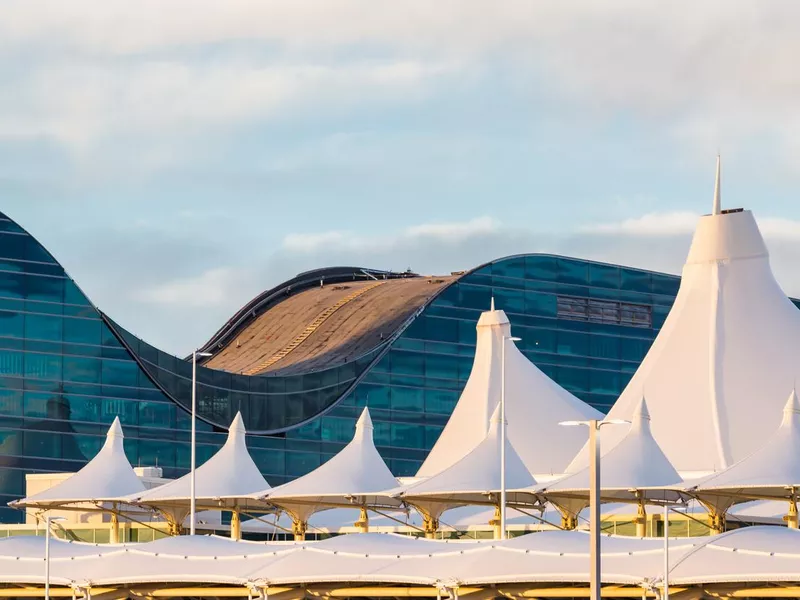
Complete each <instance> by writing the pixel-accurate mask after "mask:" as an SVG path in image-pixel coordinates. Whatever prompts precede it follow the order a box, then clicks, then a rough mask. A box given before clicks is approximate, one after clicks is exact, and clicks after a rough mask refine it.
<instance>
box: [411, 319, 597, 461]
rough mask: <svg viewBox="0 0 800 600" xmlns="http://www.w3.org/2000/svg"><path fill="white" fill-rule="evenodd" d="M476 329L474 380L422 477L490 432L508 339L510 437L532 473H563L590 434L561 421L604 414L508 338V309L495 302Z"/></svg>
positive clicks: (439, 440) (429, 458)
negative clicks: (495, 308) (540, 367)
mask: <svg viewBox="0 0 800 600" xmlns="http://www.w3.org/2000/svg"><path fill="white" fill-rule="evenodd" d="M477 331H478V335H477V346H476V348H475V360H474V362H473V365H472V371H471V373H470V376H469V380H468V381H467V384H466V386H465V387H464V391H463V392H462V394H461V398H460V399H459V401H458V404H457V405H456V408H455V410H454V411H453V414H452V415H451V417H450V420H449V421H448V422H447V426H446V427H445V428H444V431H443V432H442V434H441V436H440V437H439V439H438V440H437V442H436V444H435V445H434V447H433V449H432V450H431V452H430V454H428V457H427V458H426V459H425V462H424V463H423V465H422V467H421V468H420V470H419V472H418V473H417V476H418V477H431V476H432V475H435V474H437V473H440V472H442V471H444V470H445V469H447V468H448V467H450V466H451V465H453V464H454V463H456V462H457V461H459V460H460V459H461V458H463V457H464V456H465V455H466V454H467V453H469V452H470V451H471V450H472V449H474V448H475V447H476V446H477V445H478V444H480V443H481V442H482V440H483V439H484V438H485V437H486V429H487V426H488V424H489V417H490V416H491V414H492V413H493V412H494V410H495V409H496V408H497V406H498V405H499V403H500V387H501V378H502V354H503V344H505V363H506V364H505V371H506V418H507V420H508V437H509V439H510V440H511V442H512V444H513V446H514V448H515V449H516V451H517V452H518V453H519V456H520V458H521V459H522V461H523V463H525V465H526V467H527V469H528V471H529V472H531V473H534V474H537V473H541V474H553V473H563V472H564V468H565V467H566V466H567V464H568V463H569V461H570V460H571V459H572V457H573V456H574V455H575V453H576V452H577V451H578V450H579V449H580V447H581V445H582V444H583V442H584V440H585V435H584V434H583V433H582V432H580V431H572V430H566V429H564V428H563V427H559V426H558V423H559V422H560V421H568V420H580V419H600V418H602V415H601V414H600V413H599V412H598V411H596V410H595V409H593V408H592V407H590V406H589V405H588V404H585V403H584V402H582V401H581V400H579V399H578V398H576V397H575V396H573V395H572V394H570V393H569V392H567V391H566V390H565V389H563V388H561V387H560V386H558V385H557V384H556V383H555V382H554V381H553V380H551V379H550V378H549V377H547V376H546V375H545V374H544V373H542V372H541V371H540V370H539V369H538V368H537V367H536V366H535V365H534V364H533V363H532V362H530V361H529V360H528V359H527V358H526V357H525V355H523V354H522V353H521V352H520V351H519V349H518V348H517V346H516V345H515V344H514V342H513V341H511V340H510V339H509V338H510V337H511V325H510V323H509V320H508V317H507V316H506V314H505V312H503V311H502V310H494V305H492V310H490V311H488V312H484V313H482V314H481V316H480V319H479V320H478V325H477ZM543 448H546V449H547V451H545V452H543V451H542V449H543Z"/></svg>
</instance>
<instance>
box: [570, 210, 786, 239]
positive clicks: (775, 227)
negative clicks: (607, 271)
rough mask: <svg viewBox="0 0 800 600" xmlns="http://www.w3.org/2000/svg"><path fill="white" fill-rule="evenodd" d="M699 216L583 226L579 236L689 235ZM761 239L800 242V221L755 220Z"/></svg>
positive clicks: (646, 217) (652, 216)
mask: <svg viewBox="0 0 800 600" xmlns="http://www.w3.org/2000/svg"><path fill="white" fill-rule="evenodd" d="M699 218H700V215H699V214H697V213H692V212H688V211H677V212H654V213H648V214H645V215H642V216H640V217H632V218H630V219H623V220H621V221H617V222H613V223H598V224H595V225H585V226H583V227H580V228H579V229H578V231H579V232H581V233H587V234H592V233H595V234H602V235H615V234H616V235H627V236H637V237H638V236H642V237H648V238H652V237H653V236H681V235H689V234H691V233H692V232H693V231H694V230H695V227H696V226H697V220H698V219H699ZM758 226H759V229H760V230H761V233H762V235H763V236H764V237H765V238H766V239H769V240H785V241H800V221H795V220H792V219H785V218H779V217H763V218H760V219H758Z"/></svg>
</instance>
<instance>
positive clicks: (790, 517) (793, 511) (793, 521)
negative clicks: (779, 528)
mask: <svg viewBox="0 0 800 600" xmlns="http://www.w3.org/2000/svg"><path fill="white" fill-rule="evenodd" d="M783 520H784V521H786V526H787V527H788V528H789V529H797V528H798V519H797V498H796V497H795V496H792V498H791V499H790V500H789V514H787V515H786V516H785V517H783Z"/></svg>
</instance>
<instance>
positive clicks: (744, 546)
mask: <svg viewBox="0 0 800 600" xmlns="http://www.w3.org/2000/svg"><path fill="white" fill-rule="evenodd" d="M43 544H44V540H43V539H42V538H35V537H24V538H22V537H19V538H8V539H5V540H0V572H2V573H3V582H4V583H7V584H16V585H39V584H41V583H43V581H44V562H43V558H42V557H43ZM602 544H603V569H602V577H603V582H604V583H606V584H616V585H619V586H635V587H638V588H640V589H639V595H641V594H642V593H644V592H646V591H647V589H648V588H652V587H654V586H658V584H659V582H660V581H661V580H662V576H663V541H662V540H660V539H652V538H651V539H639V538H630V537H610V536H609V537H604V538H603V540H602ZM588 549H589V544H588V536H587V534H585V533H583V532H577V531H550V532H542V533H536V534H530V535H525V536H521V537H517V538H513V539H509V540H504V541H434V540H426V539H421V538H411V537H406V536H397V535H391V534H369V533H367V534H351V535H344V536H339V537H334V538H330V539H327V540H324V541H319V542H276V543H257V542H241V541H240V542H236V541H232V540H228V539H225V538H217V537H199V536H194V537H189V536H183V537H174V538H165V539H162V540H158V541H155V542H149V543H144V544H104V545H94V544H83V543H75V542H62V541H58V540H54V541H53V542H52V548H51V557H52V558H51V564H50V577H51V583H52V584H53V585H60V586H72V587H73V588H84V589H85V588H87V587H103V586H133V585H143V584H153V583H159V584H163V585H168V584H183V585H186V584H193V585H201V584H216V585H230V586H252V587H256V588H258V587H266V586H271V587H272V589H273V591H277V590H275V589H274V588H275V587H276V586H289V587H293V586H314V585H324V584H337V585H339V586H341V585H342V584H351V585H365V584H373V585H397V586H436V587H441V588H450V589H452V588H464V587H470V586H473V587H474V586H489V585H493V586H497V589H498V590H499V591H502V589H503V586H512V585H516V586H519V585H528V586H531V585H542V584H550V585H555V584H562V585H563V584H565V583H570V584H585V583H586V582H587V581H588V579H589V575H588V568H587V567H588V561H589V556H588ZM669 582H670V587H671V589H673V590H674V589H675V586H678V588H680V587H682V586H689V585H695V584H722V583H747V584H748V585H753V584H755V583H773V584H775V583H778V582H781V583H794V582H800V532H798V531H795V530H791V529H786V528H779V527H750V528H744V529H738V530H735V531H731V532H728V533H725V534H722V535H718V536H712V537H702V538H676V539H673V540H671V541H670V574H669ZM676 591H678V590H676ZM353 595H358V594H357V593H354V594H353ZM398 595H400V594H398Z"/></svg>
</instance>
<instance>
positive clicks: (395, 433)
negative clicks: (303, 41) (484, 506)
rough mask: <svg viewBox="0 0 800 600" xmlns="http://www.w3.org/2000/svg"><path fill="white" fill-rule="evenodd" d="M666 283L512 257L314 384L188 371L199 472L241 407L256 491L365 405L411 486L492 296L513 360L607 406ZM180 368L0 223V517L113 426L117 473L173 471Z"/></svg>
mask: <svg viewBox="0 0 800 600" xmlns="http://www.w3.org/2000/svg"><path fill="white" fill-rule="evenodd" d="M678 283H679V279H678V278H677V277H674V276H669V275H662V274H658V273H651V272H646V271H640V270H635V269H627V268H623V267H617V266H612V265H605V264H598V263H592V262H586V261H580V260H575V259H569V258H563V257H557V256H546V255H522V256H513V257H508V258H504V259H500V260H497V261H494V262H492V263H489V264H486V265H482V266H480V267H478V268H477V269H475V270H473V271H470V272H467V273H465V274H464V275H463V276H461V277H460V278H458V279H457V280H455V282H454V283H452V284H450V285H449V286H448V287H446V288H444V289H443V290H442V291H441V292H440V293H439V294H438V295H436V296H435V297H434V298H433V300H432V301H430V303H429V304H428V305H427V306H426V307H425V308H424V310H422V311H421V313H420V314H419V315H418V316H417V317H416V318H414V319H412V320H411V321H410V323H409V324H407V326H406V327H405V329H403V330H402V331H398V332H396V335H394V336H391V337H389V338H388V339H387V340H386V341H385V342H382V343H381V345H379V346H378V347H376V348H374V349H372V350H370V351H369V352H367V353H365V354H363V355H361V356H359V357H357V358H356V359H354V360H350V361H348V362H346V363H343V364H341V365H338V366H337V367H335V368H329V369H324V370H320V371H315V372H309V373H302V374H295V375H287V376H283V377H277V376H264V375H256V376H245V375H237V374H231V373H227V372H224V371H219V370H214V369H210V368H205V367H199V368H198V382H199V389H198V408H199V414H200V416H201V418H202V422H201V423H200V424H199V428H198V430H199V433H198V444H199V446H198V461H199V462H202V461H203V460H205V459H206V458H207V457H209V456H210V455H211V454H213V453H214V452H215V451H216V450H217V449H218V448H219V447H220V445H221V444H222V443H223V442H224V439H225V435H226V434H225V431H224V426H225V425H227V424H228V423H229V422H230V421H231V419H232V418H233V416H234V414H235V413H236V411H242V414H243V416H244V418H245V422H246V424H247V426H248V430H249V431H250V432H260V433H259V434H258V435H250V436H248V446H249V448H250V450H251V453H252V455H253V458H254V459H255V461H256V463H257V464H258V465H259V467H260V469H261V470H262V472H263V473H264V475H265V477H266V478H267V480H268V481H269V482H270V483H271V484H273V485H276V484H279V483H282V482H283V481H285V480H287V479H291V478H293V477H297V476H299V475H302V474H304V473H307V472H308V471H310V470H311V469H313V468H315V467H317V466H319V465H320V464H321V463H322V462H324V461H325V460H327V459H328V458H329V457H330V456H332V455H333V454H335V453H336V452H338V451H339V450H340V449H341V448H342V447H343V445H344V444H345V443H347V442H348V441H349V440H350V439H351V437H352V433H353V430H354V425H355V421H356V419H357V417H358V414H359V413H360V411H361V409H362V407H364V406H369V407H370V410H371V413H372V418H373V422H374V424H375V432H374V433H375V441H376V445H377V446H378V449H379V450H380V452H381V454H382V455H383V456H384V458H385V459H386V461H387V463H388V464H389V466H390V468H391V469H392V470H393V471H394V472H395V474H397V475H412V474H414V473H415V472H416V470H417V468H418V467H419V465H420V464H421V463H422V461H423V460H424V458H425V456H426V454H427V451H428V450H429V449H430V448H431V447H432V446H433V444H434V442H435V441H436V439H437V438H438V436H439V434H440V432H441V430H442V428H443V427H444V425H445V423H446V422H447V419H448V417H449V415H450V413H451V412H452V410H453V407H454V406H455V404H456V401H457V400H458V396H459V393H460V390H461V389H462V388H463V386H464V384H465V382H466V380H467V377H468V376H469V372H470V368H471V366H472V360H473V356H474V352H475V335H476V333H475V324H476V322H477V319H478V317H479V315H480V313H481V311H483V310H486V309H487V308H488V307H489V304H490V301H491V298H492V297H494V299H495V304H496V306H497V308H500V309H503V310H504V311H506V313H507V314H508V316H509V319H510V320H511V323H512V326H513V331H514V334H515V335H518V336H519V337H521V338H522V341H521V342H519V343H518V345H519V347H520V348H521V350H522V351H523V352H524V353H525V354H526V355H527V356H528V357H529V358H530V359H531V360H532V361H533V362H535V363H536V364H537V365H538V366H539V367H540V368H541V369H542V370H543V371H544V372H545V373H547V374H548V375H550V376H551V377H552V378H553V379H554V380H555V381H557V382H558V383H560V384H561V385H563V386H564V387H565V388H567V389H568V390H570V391H571V392H573V393H574V394H576V395H577V396H578V397H580V398H582V399H584V400H585V401H587V402H589V403H591V404H593V405H594V406H596V407H597V408H599V409H601V410H607V409H608V408H609V407H610V406H611V404H612V403H613V401H614V400H615V399H616V397H617V395H618V394H619V393H620V391H621V390H622V389H623V387H624V386H625V385H626V383H627V382H628V380H629V379H630V377H631V375H632V374H633V372H634V371H635V370H636V367H637V366H638V364H639V362H640V361H641V359H642V358H643V357H644V355H645V353H646V352H647V350H648V348H649V346H650V344H651V343H652V340H653V339H654V337H655V335H656V334H657V332H658V330H659V328H660V327H661V325H662V324H663V322H664V319H665V317H666V315H667V313H668V311H669V309H670V306H671V304H672V302H673V300H674V297H675V294H676V292H677V289H678ZM190 383H191V364H190V363H189V362H187V361H185V360H182V359H180V358H176V357H174V356H171V355H168V354H166V353H163V352H161V351H159V350H157V349H156V348H153V347H152V346H149V345H147V344H145V343H144V342H142V341H141V340H139V339H137V338H136V337H135V336H134V335H132V334H130V333H129V332H127V331H125V330H124V329H122V328H121V327H119V326H118V325H117V324H116V323H114V322H113V321H112V320H111V319H110V318H108V317H107V316H106V315H104V314H102V313H100V312H99V311H98V310H97V309H96V308H95V307H94V306H93V305H92V304H91V302H90V301H89V300H88V299H87V298H86V296H85V295H84V294H83V293H82V292H81V290H80V289H79V288H78V287H77V286H76V284H75V282H73V281H72V280H71V279H70V278H69V277H68V276H67V275H66V274H65V272H64V270H63V268H62V267H61V266H60V265H59V264H58V262H57V261H56V260H55V259H54V258H53V257H52V256H51V255H50V254H49V253H48V252H47V251H46V250H45V249H44V248H43V247H42V246H41V245H40V244H39V242H37V240H35V239H34V238H33V237H32V236H30V235H29V234H28V233H27V232H26V231H25V230H23V229H22V228H21V227H20V226H19V225H17V224H16V223H15V222H13V221H12V220H10V219H8V218H6V217H5V216H4V215H2V214H0V520H2V521H8V522H15V521H19V520H21V516H22V515H21V513H19V512H18V511H15V510H12V509H9V508H6V503H7V502H9V501H10V500H13V499H16V498H19V497H21V496H22V495H23V494H24V474H25V473H28V472H53V471H74V470H76V469H78V468H80V466H81V465H82V464H84V463H85V462H86V460H87V459H88V458H91V457H92V456H93V455H94V454H95V453H96V452H97V450H98V449H99V448H100V446H101V445H102V443H103V440H104V435H105V432H106V429H107V427H108V424H109V423H110V422H111V421H112V420H113V419H114V417H115V416H119V417H120V419H121V421H122V424H123V427H124V430H125V447H126V452H127V454H128V458H129V459H130V461H131V463H132V464H134V465H136V464H141V465H158V466H160V467H162V468H163V469H164V475H165V476H167V477H174V476H178V475H181V474H183V473H185V472H186V469H187V466H188V462H189V427H190V421H189V417H188V414H187V411H186V407H188V406H189V403H190V397H191V385H190Z"/></svg>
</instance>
